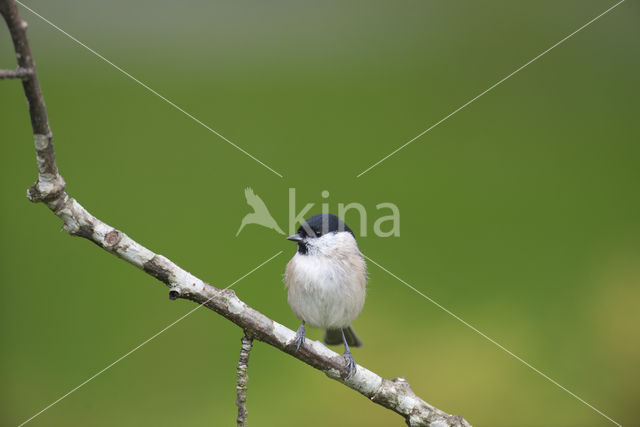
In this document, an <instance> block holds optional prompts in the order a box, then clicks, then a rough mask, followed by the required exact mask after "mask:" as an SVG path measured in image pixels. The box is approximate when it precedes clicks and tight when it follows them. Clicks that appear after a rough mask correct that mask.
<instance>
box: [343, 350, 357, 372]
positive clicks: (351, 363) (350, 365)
mask: <svg viewBox="0 0 640 427" xmlns="http://www.w3.org/2000/svg"><path fill="white" fill-rule="evenodd" d="M342 357H344V361H345V364H346V365H347V370H348V374H347V378H351V377H352V376H353V374H355V373H356V369H357V366H358V365H357V364H356V361H355V359H354V358H353V356H352V355H351V351H349V350H345V352H344V354H343V355H342Z"/></svg>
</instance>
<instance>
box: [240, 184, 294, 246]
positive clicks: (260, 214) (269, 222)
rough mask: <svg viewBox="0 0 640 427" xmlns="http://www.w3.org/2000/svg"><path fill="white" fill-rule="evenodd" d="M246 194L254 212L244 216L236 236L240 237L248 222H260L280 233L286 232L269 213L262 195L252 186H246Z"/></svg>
mask: <svg viewBox="0 0 640 427" xmlns="http://www.w3.org/2000/svg"><path fill="white" fill-rule="evenodd" d="M244 196H245V197H246V199H247V204H248V205H249V206H251V207H252V208H253V212H251V213H248V214H246V215H245V216H244V218H242V223H241V224H240V228H239V229H238V232H237V233H236V237H238V234H240V232H241V231H242V229H243V228H244V226H245V225H248V224H258V225H261V226H263V227H267V228H270V229H272V230H275V231H277V232H278V233H280V234H284V231H282V230H281V229H280V227H279V226H278V223H277V222H276V220H275V219H273V217H272V216H271V214H270V213H269V209H267V205H265V204H264V202H263V201H262V199H261V198H260V196H258V195H257V194H256V193H254V192H253V190H252V189H251V187H247V188H245V190H244Z"/></svg>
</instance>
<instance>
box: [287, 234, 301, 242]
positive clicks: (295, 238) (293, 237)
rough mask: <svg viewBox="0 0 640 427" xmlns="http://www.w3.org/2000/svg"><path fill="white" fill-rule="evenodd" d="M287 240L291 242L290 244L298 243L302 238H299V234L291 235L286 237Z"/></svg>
mask: <svg viewBox="0 0 640 427" xmlns="http://www.w3.org/2000/svg"><path fill="white" fill-rule="evenodd" d="M287 240H291V241H292V242H299V241H301V240H302V236H300V235H299V234H293V235H291V236H289V237H287Z"/></svg>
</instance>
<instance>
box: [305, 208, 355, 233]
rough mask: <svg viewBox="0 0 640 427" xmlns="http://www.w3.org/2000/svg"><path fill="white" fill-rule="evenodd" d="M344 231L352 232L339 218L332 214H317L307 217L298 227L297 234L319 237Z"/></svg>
mask: <svg viewBox="0 0 640 427" xmlns="http://www.w3.org/2000/svg"><path fill="white" fill-rule="evenodd" d="M341 231H346V232H349V233H351V235H353V236H354V237H355V235H354V234H353V231H351V229H350V228H349V226H348V225H347V224H345V223H344V221H342V220H341V219H340V218H338V217H337V216H335V215H333V214H324V213H322V214H317V215H314V216H312V217H311V218H308V219H307V220H306V221H305V222H304V223H302V225H301V226H300V228H298V234H299V235H300V236H312V237H319V236H322V235H324V234H328V233H333V232H341Z"/></svg>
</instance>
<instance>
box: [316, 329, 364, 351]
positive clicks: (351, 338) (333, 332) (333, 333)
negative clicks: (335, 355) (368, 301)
mask: <svg viewBox="0 0 640 427" xmlns="http://www.w3.org/2000/svg"><path fill="white" fill-rule="evenodd" d="M342 330H343V331H344V337H345V338H346V339H347V344H349V347H362V341H360V338H358V336H357V335H356V333H355V331H354V330H353V328H352V327H351V326H349V327H347V328H343V329H342ZM324 343H325V344H327V345H340V344H342V334H341V333H340V329H327V330H326V331H324Z"/></svg>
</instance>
